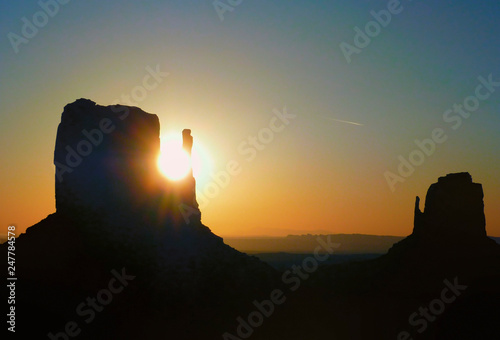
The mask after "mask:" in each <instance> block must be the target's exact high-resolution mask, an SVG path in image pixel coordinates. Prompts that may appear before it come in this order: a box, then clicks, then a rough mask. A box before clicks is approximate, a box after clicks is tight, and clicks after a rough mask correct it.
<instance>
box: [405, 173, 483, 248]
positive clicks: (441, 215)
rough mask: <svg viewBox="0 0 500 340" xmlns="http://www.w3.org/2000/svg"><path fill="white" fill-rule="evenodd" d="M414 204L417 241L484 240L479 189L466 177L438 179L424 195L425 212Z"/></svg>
mask: <svg viewBox="0 0 500 340" xmlns="http://www.w3.org/2000/svg"><path fill="white" fill-rule="evenodd" d="M419 201H420V199H419V197H417V199H416V203H415V225H414V230H413V234H414V235H415V236H416V237H418V238H434V239H435V238H438V239H442V238H455V239H467V240H468V241H470V240H471V238H472V239H483V238H485V237H486V228H485V227H486V220H485V216H484V203H483V188H482V186H481V184H478V183H473V182H472V177H471V175H470V174H469V173H467V172H463V173H455V174H448V175H446V176H445V177H440V178H439V179H438V182H437V183H434V184H432V185H431V186H430V187H429V190H428V191H427V196H426V199H425V210H424V212H421V211H420V209H419Z"/></svg>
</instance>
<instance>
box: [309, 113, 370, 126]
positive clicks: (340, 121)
mask: <svg viewBox="0 0 500 340" xmlns="http://www.w3.org/2000/svg"><path fill="white" fill-rule="evenodd" d="M318 116H319V117H321V118H324V119H328V120H332V121H334V122H339V123H346V124H352V125H359V126H363V124H361V123H356V122H350V121H348V120H342V119H335V118H330V117H325V116H320V115H318Z"/></svg>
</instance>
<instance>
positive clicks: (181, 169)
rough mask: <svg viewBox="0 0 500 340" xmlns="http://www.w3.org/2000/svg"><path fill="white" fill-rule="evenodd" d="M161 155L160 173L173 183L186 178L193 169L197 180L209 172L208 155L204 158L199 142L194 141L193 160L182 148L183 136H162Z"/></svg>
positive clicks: (159, 162) (159, 159)
mask: <svg viewBox="0 0 500 340" xmlns="http://www.w3.org/2000/svg"><path fill="white" fill-rule="evenodd" d="M161 139H162V141H161V153H160V155H159V157H158V168H159V169H160V172H161V173H162V174H163V175H165V176H166V177H167V178H169V179H170V180H173V181H177V180H181V179H183V178H185V177H186V176H187V175H188V174H189V173H190V171H191V168H192V169H193V175H194V177H196V178H197V179H198V178H199V177H200V176H203V174H204V173H206V172H207V171H208V168H209V164H208V163H209V162H208V157H207V156H206V155H203V156H202V153H201V152H200V150H201V149H200V148H199V145H197V140H196V139H195V140H194V145H193V150H192V155H191V158H190V157H189V155H188V154H187V152H186V151H185V150H184V149H183V148H182V135H181V134H180V133H175V134H174V133H172V134H168V135H165V136H162V138H161Z"/></svg>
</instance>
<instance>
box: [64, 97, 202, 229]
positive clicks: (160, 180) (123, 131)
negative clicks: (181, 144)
mask: <svg viewBox="0 0 500 340" xmlns="http://www.w3.org/2000/svg"><path fill="white" fill-rule="evenodd" d="M159 136H160V123H159V120H158V117H157V116H156V115H154V114H149V113H146V112H144V111H142V110H141V109H139V108H136V107H128V106H119V105H115V106H107V107H105V106H100V105H96V104H95V103H94V102H93V101H91V100H88V99H79V100H77V101H75V102H74V103H72V104H68V105H66V107H65V108H64V112H63V113H62V116H61V123H60V124H59V127H58V130H57V138H56V146H55V152H54V164H55V166H56V208H57V211H58V212H62V213H73V212H75V211H77V212H80V211H81V210H85V211H91V212H102V211H109V210H110V209H120V208H126V210H130V208H132V209H135V210H141V209H144V208H145V207H147V209H149V210H155V209H158V210H161V209H162V207H160V206H157V205H158V204H163V205H165V208H168V209H169V210H170V213H171V214H172V213H174V214H175V213H178V212H179V209H170V208H172V207H175V206H176V205H177V206H178V205H179V204H181V203H184V204H188V205H189V207H191V208H192V209H190V212H191V216H190V217H193V215H197V217H198V219H199V211H198V205H197V203H196V199H195V196H194V192H195V190H194V185H195V183H194V178H192V175H191V176H190V178H186V179H185V180H184V181H179V182H176V183H173V182H170V181H168V180H167V179H166V178H164V177H163V176H162V175H161V174H160V173H159V171H158V169H157V165H156V161H157V157H158V155H159V152H160V137H159ZM191 138H192V137H191ZM191 143H192V140H191ZM188 177H189V176H188ZM160 202H161V203H160ZM168 209H163V210H168ZM193 212H196V214H195V213H193Z"/></svg>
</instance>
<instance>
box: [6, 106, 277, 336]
mask: <svg viewBox="0 0 500 340" xmlns="http://www.w3.org/2000/svg"><path fill="white" fill-rule="evenodd" d="M159 132H160V125H159V121H158V117H157V116H156V115H153V114H149V113H146V112H144V111H142V110H141V109H139V108H135V107H127V106H107V107H104V106H100V105H96V104H95V103H94V102H92V101H90V100H87V99H79V100H77V101H76V102H74V103H72V104H68V105H67V106H66V107H65V108H64V112H63V114H62V117H61V123H60V124H59V127H58V130H57V138H56V147H55V152H54V164H55V166H56V176H55V179H56V207H57V212H55V213H53V214H51V215H49V216H48V217H47V218H45V219H44V220H42V221H40V222H39V223H37V224H35V225H33V226H31V227H29V228H28V229H27V231H26V233H24V234H22V235H20V236H19V237H18V238H17V239H16V241H15V245H16V261H17V262H16V267H17V273H18V281H16V292H17V296H16V308H17V317H18V320H22V322H21V321H19V324H21V323H22V325H23V326H20V327H19V328H18V329H16V332H17V335H18V336H19V337H20V338H26V339H42V338H46V339H47V338H51V337H50V336H48V334H49V332H51V333H53V334H59V333H60V332H64V331H65V325H66V324H67V323H68V322H70V321H72V320H74V321H75V322H76V323H77V324H78V326H79V329H81V330H82V333H81V334H80V335H78V338H79V339H142V338H147V339H163V338H165V337H167V338H175V339H216V338H217V339H218V338H220V336H221V334H222V333H223V332H224V331H225V330H228V329H235V328H236V321H235V320H236V317H237V316H238V315H243V314H248V309H249V308H251V307H250V306H252V305H251V302H252V301H253V300H254V299H259V300H262V299H264V297H267V298H268V297H269V292H270V291H271V290H272V289H274V288H276V287H277V285H278V283H279V281H278V278H279V276H278V273H277V272H275V271H274V270H273V269H272V268H271V267H269V266H268V265H266V264H264V263H262V262H261V261H259V260H258V259H257V258H254V257H250V256H247V255H246V254H242V253H240V252H238V251H236V250H234V249H233V248H231V247H229V246H227V245H225V244H224V242H223V240H222V239H221V238H220V237H218V236H217V235H215V234H213V233H212V232H211V231H210V229H209V228H208V227H206V226H205V225H203V224H202V223H201V219H200V213H199V209H198V205H197V203H196V197H195V180H194V178H193V176H192V175H191V176H187V178H186V179H185V180H183V181H177V182H172V181H168V180H167V179H166V178H165V177H163V175H161V174H160V172H159V170H158V168H157V164H156V161H157V157H158V154H159V151H160V139H159ZM183 135H184V144H185V147H186V148H189V149H190V148H191V147H192V144H193V138H192V137H191V134H190V131H189V130H185V131H184V132H183ZM188 151H189V150H188ZM181 207H182V208H183V209H181ZM7 251H8V244H7V243H5V244H2V245H0V253H1V254H3V255H2V256H5V258H6V257H7ZM0 267H1V268H0V269H1V270H2V271H3V272H7V261H4V262H3V265H0ZM114 271H117V272H126V273H127V274H128V275H129V276H130V277H134V279H133V280H131V281H130V282H129V283H128V285H127V287H126V289H124V290H123V292H122V293H120V294H116V295H115V296H114V297H113V301H112V303H109V306H107V305H106V308H105V309H104V311H103V312H101V313H97V316H96V317H95V319H96V320H95V321H92V322H89V324H87V323H88V322H87V321H85V318H84V317H82V316H83V315H82V314H81V313H80V314H78V313H77V312H76V307H77V306H79V305H80V304H81V303H82V302H85V301H87V298H88V297H94V296H96V294H98V292H102V289H104V288H105V287H108V282H110V275H111V273H114ZM99 308H101V307H99ZM26 325H29V327H28V326H26ZM69 337H71V336H69ZM53 338H58V339H59V338H60V339H62V338H68V336H66V335H64V336H63V335H60V336H59V335H55V337H53Z"/></svg>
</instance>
